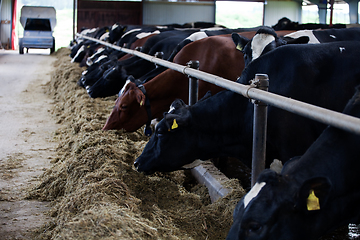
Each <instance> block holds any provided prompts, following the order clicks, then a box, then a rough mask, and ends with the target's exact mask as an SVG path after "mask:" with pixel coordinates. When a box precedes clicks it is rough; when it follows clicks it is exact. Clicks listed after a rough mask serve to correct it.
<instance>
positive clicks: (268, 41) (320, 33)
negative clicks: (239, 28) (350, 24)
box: [232, 27, 360, 66]
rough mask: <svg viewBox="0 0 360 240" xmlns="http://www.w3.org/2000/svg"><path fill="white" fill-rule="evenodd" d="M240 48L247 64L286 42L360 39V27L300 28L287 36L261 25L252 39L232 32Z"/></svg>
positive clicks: (310, 42) (309, 42) (324, 41)
mask: <svg viewBox="0 0 360 240" xmlns="http://www.w3.org/2000/svg"><path fill="white" fill-rule="evenodd" d="M232 38H233V41H234V43H235V46H236V48H237V49H238V50H240V51H242V52H243V54H244V60H245V66H247V65H248V64H249V63H250V62H251V61H253V60H254V59H256V58H258V57H260V56H261V55H263V54H265V53H268V52H270V51H271V50H274V49H275V48H277V47H280V46H283V45H285V44H304V43H308V44H318V43H326V42H336V41H360V29H359V28H343V29H324V30H300V31H296V32H293V33H290V34H286V35H285V36H280V37H279V36H278V35H277V34H276V32H275V31H274V30H273V29H272V28H269V27H261V28H260V29H259V30H258V31H257V33H256V34H255V36H254V37H253V38H252V39H247V38H245V37H243V36H241V35H239V34H236V33H233V34H232Z"/></svg>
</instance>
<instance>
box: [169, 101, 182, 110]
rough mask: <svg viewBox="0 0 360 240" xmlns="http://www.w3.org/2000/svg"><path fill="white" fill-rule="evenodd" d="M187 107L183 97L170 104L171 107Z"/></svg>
mask: <svg viewBox="0 0 360 240" xmlns="http://www.w3.org/2000/svg"><path fill="white" fill-rule="evenodd" d="M183 107H186V104H185V103H184V101H183V100H181V99H175V100H174V101H173V102H172V103H171V106H170V109H180V108H183Z"/></svg>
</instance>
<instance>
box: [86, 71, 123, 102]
mask: <svg viewBox="0 0 360 240" xmlns="http://www.w3.org/2000/svg"><path fill="white" fill-rule="evenodd" d="M125 81H126V80H125V79H124V78H123V77H122V72H121V70H120V69H119V66H118V65H117V66H114V67H112V68H109V69H107V70H106V71H105V72H104V73H103V75H102V77H101V78H100V79H98V80H97V81H96V82H95V83H94V84H93V85H91V86H87V87H86V90H87V93H88V94H89V96H90V97H92V98H98V97H109V96H113V95H115V94H117V93H118V92H119V90H120V89H121V88H122V87H123V85H124V83H125Z"/></svg>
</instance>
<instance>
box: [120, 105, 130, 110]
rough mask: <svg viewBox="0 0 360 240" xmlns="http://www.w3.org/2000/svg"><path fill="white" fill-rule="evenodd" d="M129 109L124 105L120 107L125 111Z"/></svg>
mask: <svg viewBox="0 0 360 240" xmlns="http://www.w3.org/2000/svg"><path fill="white" fill-rule="evenodd" d="M127 107H128V106H127V105H125V104H123V105H121V106H120V109H121V110H125V109H127Z"/></svg>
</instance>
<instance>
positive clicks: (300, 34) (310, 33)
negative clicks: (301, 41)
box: [285, 30, 320, 44]
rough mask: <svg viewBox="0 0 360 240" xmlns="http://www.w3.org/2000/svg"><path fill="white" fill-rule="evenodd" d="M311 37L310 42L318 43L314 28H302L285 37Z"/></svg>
mask: <svg viewBox="0 0 360 240" xmlns="http://www.w3.org/2000/svg"><path fill="white" fill-rule="evenodd" d="M306 36H307V37H309V42H308V44H318V43H320V42H319V40H318V39H317V38H316V37H315V35H314V32H313V30H300V31H296V32H293V33H290V34H287V35H285V37H290V38H294V39H295V38H299V37H306Z"/></svg>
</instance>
